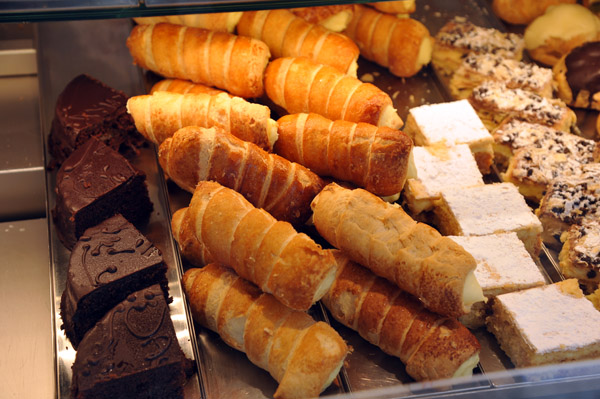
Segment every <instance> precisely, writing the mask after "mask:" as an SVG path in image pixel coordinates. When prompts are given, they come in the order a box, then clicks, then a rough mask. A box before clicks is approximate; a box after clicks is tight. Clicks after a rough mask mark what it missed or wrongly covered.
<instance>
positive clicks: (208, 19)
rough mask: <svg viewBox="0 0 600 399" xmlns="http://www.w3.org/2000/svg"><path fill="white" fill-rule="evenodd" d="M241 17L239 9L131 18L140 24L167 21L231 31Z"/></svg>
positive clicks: (218, 30) (219, 30)
mask: <svg viewBox="0 0 600 399" xmlns="http://www.w3.org/2000/svg"><path fill="white" fill-rule="evenodd" d="M241 17H242V12H241V11H236V12H215V13H210V14H183V15H164V16H156V17H137V18H133V20H134V21H135V22H137V23H138V24H140V25H149V24H158V23H161V22H167V23H170V24H175V25H184V26H189V27H192V28H203V29H210V30H214V31H217V32H229V33H231V32H233V30H234V29H235V26H236V25H237V23H238V22H239V20H240V18H241Z"/></svg>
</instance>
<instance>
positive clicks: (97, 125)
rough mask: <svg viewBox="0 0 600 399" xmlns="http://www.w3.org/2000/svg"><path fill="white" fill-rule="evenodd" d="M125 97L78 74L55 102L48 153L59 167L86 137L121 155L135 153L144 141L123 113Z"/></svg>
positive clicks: (129, 117) (100, 83)
mask: <svg viewBox="0 0 600 399" xmlns="http://www.w3.org/2000/svg"><path fill="white" fill-rule="evenodd" d="M126 103H127V96H126V95H125V93H123V92H122V91H118V90H115V89H113V88H111V87H109V86H107V85H106V84H104V83H102V82H100V81H99V80H98V79H95V78H93V77H91V76H89V75H79V76H77V77H76V78H74V79H73V80H72V81H71V82H69V84H68V85H67V86H66V87H65V88H64V90H63V91H62V92H61V93H60V95H59V96H58V99H57V100H56V107H55V109H54V118H53V119H52V128H51V130H50V135H49V137H48V150H49V151H50V154H51V155H52V157H53V161H54V162H55V163H56V164H57V165H60V164H61V163H63V162H64V161H65V159H67V158H68V157H69V155H71V153H72V152H73V151H75V150H76V149H77V148H79V147H80V146H81V145H83V144H84V143H85V142H86V141H87V140H88V139H89V138H90V137H92V136H93V137H96V138H97V139H98V140H101V141H102V142H103V143H104V144H106V145H108V146H110V147H111V148H113V149H114V150H116V151H120V152H121V153H123V154H124V155H133V154H137V148H138V147H140V146H141V145H142V144H143V142H144V139H143V137H142V136H140V134H139V133H138V132H137V131H136V130H135V125H134V123H133V119H132V118H131V116H130V115H128V114H127V110H126V109H125V104H126Z"/></svg>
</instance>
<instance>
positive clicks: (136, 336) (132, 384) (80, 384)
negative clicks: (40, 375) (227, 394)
mask: <svg viewBox="0 0 600 399" xmlns="http://www.w3.org/2000/svg"><path fill="white" fill-rule="evenodd" d="M188 362H189V361H188V360H187V359H186V358H185V355H184V354H183V352H182V350H181V347H180V346H179V343H178V342H177V337H176V335H175V330H174V328H173V322H172V321H171V317H170V316H169V307H168V306H167V303H166V302H165V299H164V296H163V293H162V290H161V288H160V286H158V285H154V286H152V287H149V288H145V289H143V290H140V291H136V292H135V293H133V294H131V295H129V296H128V297H127V298H126V299H125V300H124V301H122V302H120V303H119V304H117V305H116V306H115V307H114V308H113V309H111V310H110V311H109V312H108V313H107V314H106V315H105V316H104V317H103V318H102V319H101V320H100V321H99V322H98V324H96V325H95V326H94V327H93V328H92V329H91V330H90V331H89V332H88V333H87V334H86V335H85V336H84V337H83V340H82V341H81V344H80V345H79V350H78V351H77V354H76V357H75V362H74V363H73V378H72V381H71V397H72V398H77V399H84V398H113V399H118V398H127V399H136V398H182V397H183V385H184V384H185V382H186V374H185V371H186V368H187V366H188V365H189V363H188Z"/></svg>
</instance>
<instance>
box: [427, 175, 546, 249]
mask: <svg viewBox="0 0 600 399" xmlns="http://www.w3.org/2000/svg"><path fill="white" fill-rule="evenodd" d="M440 194H441V196H440V200H438V201H436V202H435V209H434V212H435V215H436V219H437V225H438V228H439V230H440V231H441V232H442V234H444V235H459V236H483V235H489V234H496V233H507V232H511V231H513V232H515V233H517V235H518V237H519V239H520V240H521V241H523V243H524V244H525V248H527V251H528V252H529V253H530V254H531V255H532V256H534V257H537V255H538V253H539V250H540V247H541V239H540V235H541V233H542V224H541V223H540V221H539V219H538V218H537V217H536V216H535V215H534V214H533V212H532V210H531V208H530V207H529V206H528V205H527V203H526V202H525V198H523V196H522V195H521V194H520V193H519V190H518V189H517V187H516V186H515V185H514V184H512V183H494V184H484V185H479V186H471V187H457V188H454V187H451V188H445V189H443V190H441V192H440Z"/></svg>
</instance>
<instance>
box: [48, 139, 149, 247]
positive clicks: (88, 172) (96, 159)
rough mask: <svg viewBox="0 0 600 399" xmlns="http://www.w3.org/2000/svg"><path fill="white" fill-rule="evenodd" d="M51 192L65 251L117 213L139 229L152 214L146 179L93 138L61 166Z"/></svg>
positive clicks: (114, 152) (53, 213)
mask: <svg viewBox="0 0 600 399" xmlns="http://www.w3.org/2000/svg"><path fill="white" fill-rule="evenodd" d="M55 191H56V206H55V208H54V209H53V211H52V215H53V217H54V223H55V224H56V228H57V230H58V236H59V238H60V240H61V241H62V242H63V244H64V245H65V246H66V247H67V248H69V249H71V248H73V246H74V245H75V243H76V242H77V239H78V238H79V237H80V236H81V235H82V234H83V232H84V231H85V229H87V228H89V227H92V226H95V225H97V224H98V223H100V222H101V221H103V220H104V219H106V218H109V217H111V216H113V215H115V214H117V213H120V214H122V215H123V216H124V217H125V218H126V219H127V220H129V221H130V222H132V223H133V224H134V225H136V226H138V227H139V226H140V225H141V224H143V223H144V222H146V221H147V220H148V217H149V215H150V213H151V212H152V202H150V198H149V197H148V187H147V185H146V175H145V174H144V173H142V172H140V171H139V170H137V169H135V168H134V167H133V166H132V165H131V164H130V163H129V162H128V161H127V160H126V159H125V158H124V157H123V156H122V155H121V154H119V153H118V152H116V151H114V150H113V149H112V148H110V147H108V146H106V145H104V144H103V143H102V142H100V141H99V140H97V139H96V138H94V137H92V138H91V139H90V140H88V142H87V143H85V144H84V145H83V146H81V147H79V148H78V149H77V150H75V152H73V154H71V156H70V157H69V158H68V159H67V160H66V161H65V162H64V163H63V165H62V166H61V168H60V169H59V171H58V173H57V175H56V187H55Z"/></svg>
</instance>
